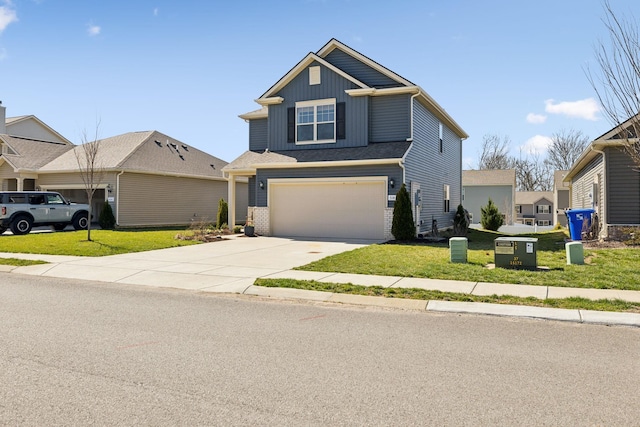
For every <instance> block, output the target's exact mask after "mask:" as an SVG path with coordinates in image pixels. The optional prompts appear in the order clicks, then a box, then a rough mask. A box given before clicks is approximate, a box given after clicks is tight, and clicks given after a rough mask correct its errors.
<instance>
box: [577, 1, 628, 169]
mask: <svg viewBox="0 0 640 427" xmlns="http://www.w3.org/2000/svg"><path fill="white" fill-rule="evenodd" d="M603 9H604V13H605V17H604V18H603V19H602V22H603V23H604V25H605V28H606V31H607V35H608V41H607V42H604V41H602V40H601V41H599V42H598V43H597V44H596V46H595V48H594V51H595V59H596V63H597V66H598V67H597V70H595V72H592V70H591V69H590V68H589V67H587V68H586V70H585V74H586V75H587V79H588V80H589V83H591V86H592V87H593V89H594V91H595V92H596V95H597V97H598V100H599V101H600V104H601V106H602V111H603V112H604V114H605V116H606V117H607V118H608V120H609V121H610V122H611V124H612V126H613V127H614V128H618V138H619V139H621V140H623V142H624V143H625V144H624V146H623V149H624V151H625V152H626V153H627V154H628V155H629V157H631V159H632V160H633V162H634V164H635V165H636V166H637V167H638V168H640V145H639V144H638V135H639V134H640V115H639V113H640V39H639V37H638V36H639V33H638V24H637V21H636V19H634V17H633V16H631V15H629V16H619V15H618V14H616V12H615V11H614V10H613V9H612V7H611V4H610V3H609V1H608V0H605V1H604V3H603Z"/></svg>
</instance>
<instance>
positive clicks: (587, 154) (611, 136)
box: [563, 115, 640, 182]
mask: <svg viewBox="0 0 640 427" xmlns="http://www.w3.org/2000/svg"><path fill="white" fill-rule="evenodd" d="M638 116H640V115H638ZM638 116H634V117H631V118H629V119H628V120H627V121H625V122H624V123H622V124H621V125H620V126H614V127H613V129H611V130H609V131H607V132H605V133H604V134H602V135H600V136H599V137H598V138H596V139H595V140H593V141H592V142H591V144H589V145H588V146H587V147H586V148H585V149H584V151H583V152H582V154H580V157H578V159H577V160H576V161H575V162H574V163H573V165H572V166H571V169H569V171H568V172H567V174H566V175H565V176H564V178H563V182H570V181H571V179H572V178H573V177H574V176H576V174H578V173H579V172H580V171H581V170H582V168H584V167H585V166H586V165H588V164H589V162H591V161H592V160H593V159H595V158H596V157H598V156H601V155H602V153H600V151H602V150H604V149H605V148H609V147H622V146H624V145H626V144H628V143H630V142H637V141H638V139H637V138H629V139H622V138H616V136H618V135H619V134H620V128H621V127H622V128H625V127H626V125H627V124H628V123H629V122H631V121H632V120H638Z"/></svg>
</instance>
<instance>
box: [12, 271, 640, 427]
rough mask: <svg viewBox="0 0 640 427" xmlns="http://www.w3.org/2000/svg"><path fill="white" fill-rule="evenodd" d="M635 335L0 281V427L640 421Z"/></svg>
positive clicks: (45, 281) (620, 330)
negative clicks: (35, 426)
mask: <svg viewBox="0 0 640 427" xmlns="http://www.w3.org/2000/svg"><path fill="white" fill-rule="evenodd" d="M639 354H640V330H638V329H633V328H625V327H605V326H596V325H582V324H575V323H560V322H549V321H536V320H526V319H525V320H513V319H506V318H495V317H483V316H469V315H464V316H460V315H439V314H432V313H424V312H404V311H389V310H387V311H385V310H380V309H373V308H357V307H343V306H332V305H326V304H310V303H300V304H298V303H292V302H274V301H265V300H260V299H256V298H250V297H239V296H238V297H235V296H234V297H232V296H219V295H211V294H198V293H194V292H188V291H172V290H166V289H164V290H163V289H149V288H146V287H145V288H138V287H134V286H124V285H114V284H104V283H92V282H80V281H71V280H68V279H64V280H61V279H53V278H43V277H40V278H36V277H32V276H20V275H17V274H5V273H0V424H2V425H38V426H42V425H47V426H51V425H89V424H93V425H261V426H264V425H277V426H284V425H295V426H301V425H305V426H311V425H323V426H324V425H394V426H397V425H474V426H476V425H516V424H517V425H536V426H540V425H572V426H573V425H638V423H639V421H638V420H640V405H638V395H639V394H638V393H639V390H640V358H639V357H638V355H639Z"/></svg>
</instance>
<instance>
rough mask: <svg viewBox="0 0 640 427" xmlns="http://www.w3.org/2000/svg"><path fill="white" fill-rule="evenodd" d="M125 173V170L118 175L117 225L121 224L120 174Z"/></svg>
mask: <svg viewBox="0 0 640 427" xmlns="http://www.w3.org/2000/svg"><path fill="white" fill-rule="evenodd" d="M123 173H124V171H120V173H119V174H118V175H116V225H120V175H122V174H123Z"/></svg>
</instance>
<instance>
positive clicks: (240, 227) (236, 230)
mask: <svg viewBox="0 0 640 427" xmlns="http://www.w3.org/2000/svg"><path fill="white" fill-rule="evenodd" d="M241 231H242V226H240V225H236V226H235V227H233V234H238V233H240V232H241Z"/></svg>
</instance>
